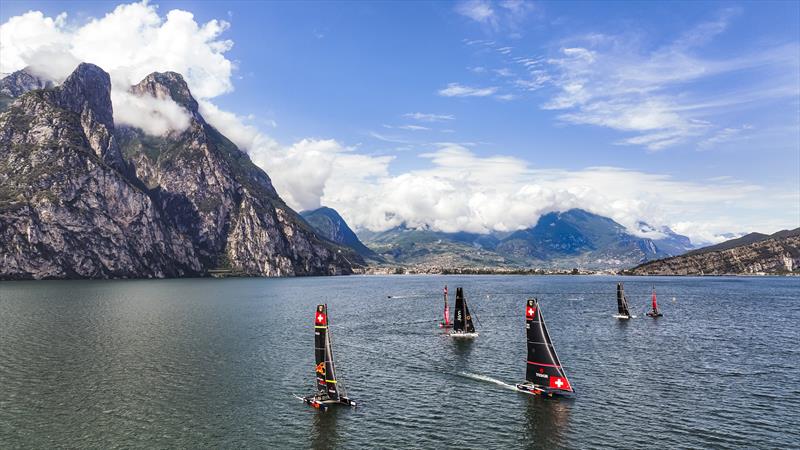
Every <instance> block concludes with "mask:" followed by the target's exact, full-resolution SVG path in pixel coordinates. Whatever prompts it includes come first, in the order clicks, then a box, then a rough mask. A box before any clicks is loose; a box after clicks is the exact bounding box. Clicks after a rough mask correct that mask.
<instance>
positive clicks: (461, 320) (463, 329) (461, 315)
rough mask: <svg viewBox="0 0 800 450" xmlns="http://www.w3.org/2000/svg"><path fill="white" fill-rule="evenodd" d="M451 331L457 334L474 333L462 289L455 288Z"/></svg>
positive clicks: (473, 326)
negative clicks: (454, 311) (454, 310)
mask: <svg viewBox="0 0 800 450" xmlns="http://www.w3.org/2000/svg"><path fill="white" fill-rule="evenodd" d="M453 331H454V332H457V333H474V332H475V325H474V324H473V323H472V315H471V314H470V313H469V307H467V300H466V299H465V298H464V290H463V289H462V288H456V316H455V319H454V320H453Z"/></svg>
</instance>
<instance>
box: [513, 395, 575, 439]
mask: <svg viewBox="0 0 800 450" xmlns="http://www.w3.org/2000/svg"><path fill="white" fill-rule="evenodd" d="M527 397H528V401H527V402H526V403H527V404H526V405H525V406H526V409H525V419H526V422H525V435H526V442H527V448H565V447H567V446H568V443H569V442H568V439H567V429H568V428H569V416H570V412H571V409H572V402H573V400H571V399H567V398H557V399H556V398H544V397H540V396H538V395H527Z"/></svg>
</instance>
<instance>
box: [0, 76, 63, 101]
mask: <svg viewBox="0 0 800 450" xmlns="http://www.w3.org/2000/svg"><path fill="white" fill-rule="evenodd" d="M50 87H53V82H52V81H49V80H45V79H43V78H41V77H39V76H38V75H35V74H34V73H33V72H32V71H31V70H30V69H22V70H18V71H16V72H14V73H12V74H10V75H8V76H6V77H4V78H3V79H0V97H1V96H5V97H7V98H15V97H19V96H20V95H22V94H24V93H26V92H28V91H33V90H35V89H45V88H50Z"/></svg>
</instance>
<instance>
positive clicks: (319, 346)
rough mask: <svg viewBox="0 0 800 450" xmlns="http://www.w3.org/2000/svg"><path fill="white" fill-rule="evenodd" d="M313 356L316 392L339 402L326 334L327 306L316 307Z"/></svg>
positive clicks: (328, 334) (331, 352) (328, 336)
mask: <svg viewBox="0 0 800 450" xmlns="http://www.w3.org/2000/svg"><path fill="white" fill-rule="evenodd" d="M314 356H315V358H316V363H317V365H316V377H317V391H318V392H319V393H324V394H327V396H328V397H329V398H330V399H331V400H339V395H340V391H341V387H337V384H338V383H337V381H336V368H335V367H334V365H333V350H332V349H331V339H330V333H329V332H328V305H318V306H317V312H316V316H315V318H314ZM341 395H344V393H343V392H342V394H341Z"/></svg>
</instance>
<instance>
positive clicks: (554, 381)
mask: <svg viewBox="0 0 800 450" xmlns="http://www.w3.org/2000/svg"><path fill="white" fill-rule="evenodd" d="M550 387H551V388H554V389H561V390H564V391H569V390H571V387H570V385H569V381H567V379H566V378H564V377H550Z"/></svg>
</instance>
